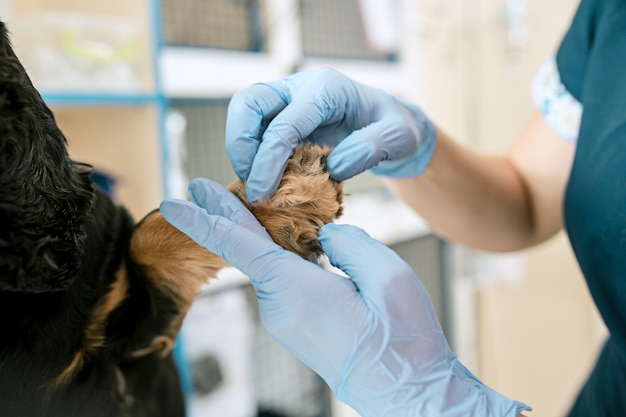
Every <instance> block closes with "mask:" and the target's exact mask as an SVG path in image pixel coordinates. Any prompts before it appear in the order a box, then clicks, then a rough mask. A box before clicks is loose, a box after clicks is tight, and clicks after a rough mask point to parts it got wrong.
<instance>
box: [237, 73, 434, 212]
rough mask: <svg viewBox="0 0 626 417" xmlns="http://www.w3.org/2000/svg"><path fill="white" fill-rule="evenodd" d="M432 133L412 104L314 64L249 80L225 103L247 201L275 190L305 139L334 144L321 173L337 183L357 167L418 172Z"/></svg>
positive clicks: (429, 149) (384, 171) (385, 172)
mask: <svg viewBox="0 0 626 417" xmlns="http://www.w3.org/2000/svg"><path fill="white" fill-rule="evenodd" d="M436 136H437V134H436V130H435V126H434V125H433V124H432V122H431V121H430V120H429V119H428V118H427V117H426V116H425V115H424V113H422V111H421V110H420V109H419V108H418V107H417V106H415V105H413V104H410V103H404V102H401V101H400V100H398V99H396V98H395V97H393V96H392V95H390V94H388V93H386V92H384V91H382V90H379V89H375V88H372V87H369V86H366V85H362V84H359V83H357V82H355V81H353V80H351V79H349V78H348V77H346V76H345V75H343V74H341V73H339V72H337V71H334V70H331V69H322V70H317V71H310V72H301V73H297V74H294V75H292V76H290V77H287V78H284V79H281V80H278V81H274V82H270V83H260V84H255V85H253V86H251V87H247V88H245V89H243V90H241V91H239V92H238V93H236V94H235V95H234V96H233V98H232V99H231V102H230V104H229V108H228V117H227V120H226V150H227V151H228V155H229V157H230V160H231V163H232V165H233V168H234V170H235V172H236V173H237V175H238V176H239V178H241V179H242V180H246V181H247V195H248V200H249V201H257V200H258V199H259V198H267V197H269V196H270V195H272V194H273V193H274V191H276V189H277V188H278V184H279V181H280V178H281V176H282V172H283V170H284V169H285V164H286V163H287V160H288V159H289V156H290V155H291V152H292V150H293V149H294V148H295V147H296V146H297V145H298V144H300V143H301V142H303V141H305V140H307V141H311V142H315V143H318V144H322V145H327V146H331V147H335V149H334V151H333V152H332V153H331V154H330V155H329V157H328V161H327V163H328V171H329V173H330V175H331V177H332V178H333V179H334V180H337V181H343V180H346V179H348V178H351V177H353V176H355V175H357V174H360V173H361V172H363V171H365V170H368V169H369V170H370V171H371V172H372V173H374V174H377V175H384V176H389V177H412V176H415V175H419V174H421V173H422V172H423V171H424V170H425V169H426V166H427V165H428V163H429V161H430V158H431V156H432V154H433V152H434V148H435V140H436Z"/></svg>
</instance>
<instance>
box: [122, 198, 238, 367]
mask: <svg viewBox="0 0 626 417" xmlns="http://www.w3.org/2000/svg"><path fill="white" fill-rule="evenodd" d="M130 258H131V261H132V264H133V265H134V266H135V268H139V270H140V271H141V276H143V277H144V279H146V280H148V281H149V283H150V285H151V286H152V287H153V288H155V289H156V290H157V291H158V292H159V293H160V294H162V295H164V296H165V297H167V298H168V299H169V300H170V301H172V302H173V304H174V306H175V313H174V315H173V317H171V318H170V319H168V324H167V325H166V326H165V330H164V331H163V332H162V333H161V334H159V335H157V336H155V337H154V339H153V341H152V344H151V345H150V346H148V347H146V348H145V349H141V350H139V351H136V352H135V355H136V356H141V355H143V354H147V353H152V352H156V353H158V354H161V355H164V354H167V353H168V352H169V350H170V349H171V347H172V346H173V344H174V341H175V339H176V335H177V334H178V332H179V331H180V327H181V326H182V322H183V318H184V317H185V315H186V313H187V311H188V310H189V308H190V307H191V304H192V303H193V301H194V299H195V298H196V296H197V295H198V294H199V293H200V291H201V289H202V286H204V285H205V284H207V283H208V281H209V278H215V277H217V273H218V272H219V271H220V269H222V268H224V267H227V266H228V264H227V263H226V262H225V261H224V260H223V259H222V258H220V257H219V256H217V255H215V254H214V253H212V252H209V251H208V250H207V249H205V248H203V247H202V246H200V245H198V244H197V243H195V242H194V241H193V240H191V238H189V237H188V236H187V235H185V234H184V233H182V232H181V231H179V230H178V229H176V228H175V227H174V226H172V225H171V224H169V223H168V222H167V221H166V220H165V218H163V216H162V215H161V213H160V212H159V211H158V210H155V211H153V212H152V213H150V214H148V215H147V216H146V217H145V218H144V219H143V220H142V221H141V222H139V224H138V225H137V227H136V228H135V231H134V232H133V235H132V237H131V241H130Z"/></svg>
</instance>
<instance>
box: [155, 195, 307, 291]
mask: <svg viewBox="0 0 626 417" xmlns="http://www.w3.org/2000/svg"><path fill="white" fill-rule="evenodd" d="M160 210H161V214H162V215H163V217H164V218H165V219H166V220H167V221H168V222H169V223H170V224H172V225H173V226H174V227H176V228H177V229H179V230H180V231H181V232H183V233H185V234H186V235H188V236H189V237H190V238H191V239H192V240H193V241H194V242H196V243H197V244H199V245H200V246H203V247H205V248H206V249H208V250H209V251H211V252H213V253H215V254H216V255H218V256H220V257H222V258H223V259H224V260H225V261H226V262H228V263H229V264H231V265H232V266H234V267H235V268H238V269H239V270H240V271H241V272H243V273H244V274H246V275H248V276H249V277H250V278H251V279H253V280H254V279H257V280H260V281H262V280H263V279H265V278H266V276H267V274H268V272H271V271H272V267H271V265H269V262H268V260H271V259H273V257H274V256H282V254H283V252H284V253H286V254H287V255H290V253H289V252H287V251H285V250H284V249H282V248H281V247H280V246H278V245H276V244H275V243H274V242H273V241H272V240H271V239H269V237H268V236H267V234H259V233H257V232H256V231H253V230H250V229H249V228H247V227H246V226H243V225H240V224H237V223H235V222H233V221H231V220H230V219H227V218H225V217H222V216H220V215H216V214H210V213H207V211H206V210H205V209H204V208H202V207H199V206H197V205H195V204H194V203H191V202H189V201H185V200H177V199H166V200H163V201H162V202H161V206H160ZM291 255H293V256H294V257H295V258H296V259H299V260H301V258H300V257H299V256H297V255H295V254H291ZM303 262H305V261H304V260H303Z"/></svg>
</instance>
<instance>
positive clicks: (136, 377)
mask: <svg viewBox="0 0 626 417" xmlns="http://www.w3.org/2000/svg"><path fill="white" fill-rule="evenodd" d="M90 172H91V168H90V167H89V166H87V165H85V164H81V163H78V162H75V161H72V160H71V159H70V157H69V155H68V152H67V150H66V139H65V137H64V135H63V133H62V132H61V131H60V130H59V128H58V127H57V125H56V123H55V120H54V116H53V114H52V112H51V111H50V109H48V107H47V106H46V105H45V104H44V102H43V100H42V99H41V97H40V95H39V94H38V92H37V91H36V90H35V88H34V87H33V85H32V84H31V82H30V80H29V79H28V76H27V75H26V72H25V71H24V68H23V67H22V65H21V64H20V62H19V61H18V59H17V57H16V56H15V54H14V53H13V50H12V48H11V45H10V43H9V40H8V36H7V29H6V27H5V25H4V24H3V23H1V22H0V416H7V417H9V416H10V417H22V416H24V417H43V416H50V417H61V416H63V417H83V416H89V417H99V416H102V417H104V416H107V417H109V416H111V417H112V416H115V417H120V416H133V417H135V416H136V417H140V416H146V417H148V416H150V417H158V416H163V417H166V416H167V417H178V416H183V415H184V405H183V397H182V393H181V390H180V387H179V380H178V374H177V372H176V368H175V364H174V361H173V359H172V356H171V355H168V356H167V357H165V358H160V357H158V356H157V355H156V354H155V353H150V354H145V355H143V356H141V357H135V356H134V355H133V352H135V351H137V349H140V348H142V347H145V346H147V345H149V344H150V343H151V341H152V339H153V338H154V337H155V336H156V335H159V334H161V333H163V332H165V331H166V330H167V327H168V325H169V320H171V319H172V317H174V316H175V315H176V314H178V312H179V311H178V310H179V306H178V304H177V302H176V300H175V299H174V298H172V297H171V295H170V294H167V293H166V292H163V290H162V289H160V288H159V287H158V286H157V285H155V284H154V280H153V279H150V277H148V276H147V271H146V269H145V267H142V266H138V265H136V264H135V263H134V262H133V260H132V259H131V257H130V255H129V252H128V248H129V240H130V237H131V236H132V233H133V231H134V229H135V223H134V221H133V219H132V218H131V217H130V215H129V214H128V213H127V212H126V210H125V209H124V208H122V207H120V206H117V205H115V204H114V203H113V202H112V201H111V200H110V199H109V197H108V196H107V195H106V194H105V193H104V192H102V191H100V190H98V189H97V188H96V187H95V186H94V185H93V183H92V181H91V179H90ZM120 268H122V270H124V271H125V277H126V280H127V287H128V288H127V290H126V291H125V293H124V298H123V301H122V302H121V303H120V304H119V305H118V306H116V308H115V309H113V310H112V311H111V312H110V314H108V315H107V316H106V317H105V318H104V320H103V322H102V326H103V328H104V331H103V336H104V337H103V341H102V343H101V345H100V346H98V348H97V349H91V350H86V353H85V355H83V356H82V357H81V363H80V366H77V367H76V371H75V372H71V373H70V374H69V377H68V378H66V379H63V380H61V381H59V379H58V378H59V375H61V374H62V373H63V372H64V370H65V369H67V368H68V366H69V365H70V364H71V363H72V360H73V358H75V356H76V352H80V351H81V349H83V347H84V344H85V333H86V328H87V326H88V324H89V322H90V320H93V317H92V315H91V314H92V312H93V311H94V308H95V306H97V305H98V303H99V302H100V301H101V300H102V298H103V297H104V295H105V294H106V293H107V292H109V291H110V289H111V284H113V283H114V281H115V279H116V276H115V273H116V271H119V270H120ZM120 376H121V377H120Z"/></svg>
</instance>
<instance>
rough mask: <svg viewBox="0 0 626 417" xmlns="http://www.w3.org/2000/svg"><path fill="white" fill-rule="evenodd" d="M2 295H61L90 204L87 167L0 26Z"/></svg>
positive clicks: (77, 252)
mask: <svg viewBox="0 0 626 417" xmlns="http://www.w3.org/2000/svg"><path fill="white" fill-rule="evenodd" d="M0 170H1V172H0V289H1V290H9V291H19V292H33V293H36V292H47V291H56V290H60V289H63V288H66V287H67V286H68V285H69V284H70V283H71V282H72V280H73V278H74V277H75V275H76V272H77V270H78V268H79V266H80V260H81V259H82V256H81V254H82V246H83V240H84V238H85V230H84V228H85V222H86V221H87V218H88V217H89V212H90V209H91V206H92V204H93V199H94V194H93V193H94V191H93V187H92V182H91V180H90V178H89V174H90V167H88V166H86V165H83V164H79V163H76V162H74V161H72V160H71V159H70V158H69V155H68V153H67V150H66V140H65V137H64V136H63V134H62V133H61V131H60V130H59V129H58V127H57V126H56V123H55V121H54V116H53V115H52V112H51V111H50V110H49V109H48V108H47V107H46V106H45V105H44V103H43V100H42V99H41V97H40V95H39V93H38V92H37V91H36V90H35V88H34V87H33V85H32V83H31V81H30V80H29V78H28V76H27V75H26V71H25V70H24V68H23V67H22V65H21V64H20V62H19V60H18V59H17V57H16V56H15V54H14V53H13V50H12V48H11V45H10V42H9V38H8V35H7V29H6V26H5V25H4V24H3V23H2V22H0Z"/></svg>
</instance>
